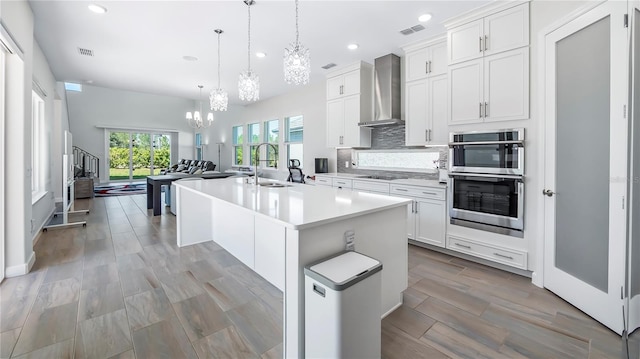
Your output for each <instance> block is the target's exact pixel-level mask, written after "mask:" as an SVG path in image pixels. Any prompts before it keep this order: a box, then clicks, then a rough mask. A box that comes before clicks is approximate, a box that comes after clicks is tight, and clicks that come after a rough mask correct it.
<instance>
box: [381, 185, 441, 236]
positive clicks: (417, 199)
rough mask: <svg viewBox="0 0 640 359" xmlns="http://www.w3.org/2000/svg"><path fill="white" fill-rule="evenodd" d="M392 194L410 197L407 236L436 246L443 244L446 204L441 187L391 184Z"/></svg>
mask: <svg viewBox="0 0 640 359" xmlns="http://www.w3.org/2000/svg"><path fill="white" fill-rule="evenodd" d="M390 194H391V195H392V196H398V197H404V198H410V199H412V200H413V203H412V204H411V205H410V206H409V208H408V209H407V211H408V212H407V237H408V238H409V239H413V240H415V241H418V242H423V243H427V244H431V245H434V246H438V247H444V246H445V235H446V226H447V224H446V220H447V208H446V207H447V206H446V200H445V198H446V195H445V190H444V189H443V188H431V187H418V186H406V185H394V184H392V185H391V188H390Z"/></svg>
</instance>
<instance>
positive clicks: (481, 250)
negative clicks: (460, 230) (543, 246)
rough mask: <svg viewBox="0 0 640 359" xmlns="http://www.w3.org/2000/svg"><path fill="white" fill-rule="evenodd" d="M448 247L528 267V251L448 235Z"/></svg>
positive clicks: (522, 267) (508, 263)
mask: <svg viewBox="0 0 640 359" xmlns="http://www.w3.org/2000/svg"><path fill="white" fill-rule="evenodd" d="M447 248H448V249H451V250H454V251H458V252H462V253H466V254H470V255H472V256H476V257H480V258H484V259H487V260H490V261H492V262H496V263H501V264H506V265H508V266H512V267H517V268H521V269H527V253H526V252H521V251H516V250H513V249H505V248H500V247H496V246H492V245H488V244H485V243H482V244H480V243H477V242H474V241H471V240H469V239H462V238H459V237H455V236H447Z"/></svg>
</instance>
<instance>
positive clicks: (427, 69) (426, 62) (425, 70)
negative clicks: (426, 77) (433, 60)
mask: <svg viewBox="0 0 640 359" xmlns="http://www.w3.org/2000/svg"><path fill="white" fill-rule="evenodd" d="M424 73H425V74H428V73H429V61H425V62H424Z"/></svg>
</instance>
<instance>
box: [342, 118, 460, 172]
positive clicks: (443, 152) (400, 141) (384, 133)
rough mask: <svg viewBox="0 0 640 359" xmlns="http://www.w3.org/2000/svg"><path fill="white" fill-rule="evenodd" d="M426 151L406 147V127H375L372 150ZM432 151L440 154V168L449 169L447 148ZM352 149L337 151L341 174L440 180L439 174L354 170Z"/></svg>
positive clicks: (372, 134)
mask: <svg viewBox="0 0 640 359" xmlns="http://www.w3.org/2000/svg"><path fill="white" fill-rule="evenodd" d="M408 148H414V149H425V147H406V146H405V126H404V125H398V126H381V127H374V128H372V130H371V149H372V150H397V149H408ZM428 150H430V151H434V152H439V154H440V160H439V161H440V163H439V167H440V168H447V157H448V148H447V147H431V148H428ZM352 151H353V150H352V149H350V148H345V149H338V150H337V163H338V166H337V168H338V172H339V173H358V174H363V175H384V176H390V177H398V178H399V177H411V178H423V179H436V180H437V179H438V173H424V172H400V171H381V170H363V169H359V168H353V167H352V166H353V164H352V162H351V158H352ZM345 163H349V167H345Z"/></svg>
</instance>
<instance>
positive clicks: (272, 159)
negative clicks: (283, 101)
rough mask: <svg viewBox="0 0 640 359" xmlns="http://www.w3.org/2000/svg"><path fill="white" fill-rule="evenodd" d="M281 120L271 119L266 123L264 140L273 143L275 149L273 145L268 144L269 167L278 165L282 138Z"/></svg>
mask: <svg viewBox="0 0 640 359" xmlns="http://www.w3.org/2000/svg"><path fill="white" fill-rule="evenodd" d="M279 128H280V121H279V120H271V121H266V122H265V123H264V142H268V143H270V144H272V145H273V146H274V147H275V149H273V147H271V146H267V159H268V160H269V162H267V167H276V166H277V164H278V152H279V150H278V141H279V139H280V136H279V134H280V130H279Z"/></svg>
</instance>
